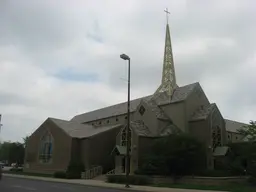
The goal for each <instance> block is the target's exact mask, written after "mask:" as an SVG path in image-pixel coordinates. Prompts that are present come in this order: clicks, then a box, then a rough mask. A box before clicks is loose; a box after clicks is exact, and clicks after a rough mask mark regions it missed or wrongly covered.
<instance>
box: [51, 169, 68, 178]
mask: <svg viewBox="0 0 256 192" xmlns="http://www.w3.org/2000/svg"><path fill="white" fill-rule="evenodd" d="M53 177H55V178H61V179H64V178H66V177H67V174H66V172H64V171H57V172H55V173H54V174H53Z"/></svg>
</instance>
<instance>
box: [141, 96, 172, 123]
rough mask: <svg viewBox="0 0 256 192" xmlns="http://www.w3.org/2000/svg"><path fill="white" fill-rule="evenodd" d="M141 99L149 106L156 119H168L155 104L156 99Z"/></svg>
mask: <svg viewBox="0 0 256 192" xmlns="http://www.w3.org/2000/svg"><path fill="white" fill-rule="evenodd" d="M143 101H144V102H145V103H146V104H147V105H148V106H149V107H150V108H151V110H152V112H154V113H155V114H156V117H157V118H158V119H162V120H169V117H168V116H167V115H166V114H165V113H164V111H163V110H162V109H161V108H160V107H159V106H158V105H157V103H156V101H155V100H154V99H153V98H148V99H143Z"/></svg>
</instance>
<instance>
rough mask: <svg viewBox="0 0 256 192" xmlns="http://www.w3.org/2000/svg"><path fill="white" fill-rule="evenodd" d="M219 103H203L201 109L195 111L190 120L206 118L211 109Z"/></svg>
mask: <svg viewBox="0 0 256 192" xmlns="http://www.w3.org/2000/svg"><path fill="white" fill-rule="evenodd" d="M216 107H217V105H216V104H215V103H211V104H209V105H203V106H201V107H200V108H199V109H197V110H196V111H195V113H194V114H193V115H192V117H191V119H190V121H199V120H204V119H206V118H207V117H208V115H209V114H210V113H211V111H212V110H213V109H214V108H216Z"/></svg>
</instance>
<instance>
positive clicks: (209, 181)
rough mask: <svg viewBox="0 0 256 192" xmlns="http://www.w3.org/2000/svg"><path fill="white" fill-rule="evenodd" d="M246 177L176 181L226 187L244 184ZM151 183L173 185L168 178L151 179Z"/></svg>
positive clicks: (189, 178)
mask: <svg viewBox="0 0 256 192" xmlns="http://www.w3.org/2000/svg"><path fill="white" fill-rule="evenodd" d="M246 179H247V177H242V176H241V177H192V176H191V177H183V178H181V179H180V180H178V181H177V183H180V184H194V185H199V184H200V185H211V186H220V185H228V184H232V183H245V182H246ZM153 183H155V184H163V183H173V179H172V178H170V177H160V176H159V177H158V176H154V177H153Z"/></svg>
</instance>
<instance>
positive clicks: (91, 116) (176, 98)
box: [71, 83, 199, 123]
mask: <svg viewBox="0 0 256 192" xmlns="http://www.w3.org/2000/svg"><path fill="white" fill-rule="evenodd" d="M196 86H199V83H193V84H189V85H186V86H183V87H177V88H176V89H175V91H174V93H173V96H172V98H171V101H169V98H168V97H167V96H164V95H161V97H159V98H157V100H156V101H157V104H158V105H164V104H168V103H175V102H180V101H183V100H185V99H186V98H187V96H188V95H189V94H190V92H191V91H192V90H193V89H194V88H195V87H196ZM151 97H152V95H149V96H146V97H142V98H138V99H134V100H131V112H134V111H135V110H136V109H137V106H138V105H139V104H140V102H141V100H142V99H149V98H151ZM126 112H127V102H124V103H119V104H116V105H112V106H109V107H105V108H102V109H98V110H95V111H90V112H87V113H83V114H80V115H76V116H75V117H73V118H72V119H71V121H76V122H79V123H85V122H90V121H94V120H99V119H104V118H108V117H112V116H118V115H122V114H125V113H126Z"/></svg>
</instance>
